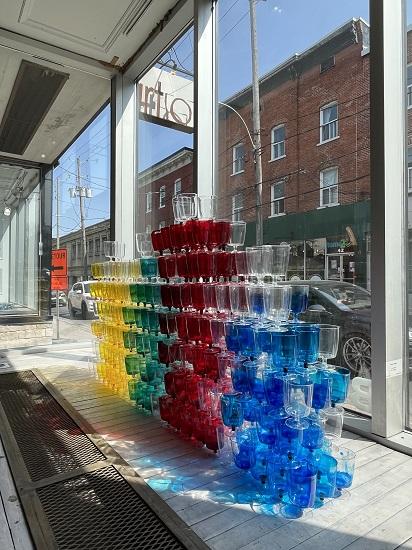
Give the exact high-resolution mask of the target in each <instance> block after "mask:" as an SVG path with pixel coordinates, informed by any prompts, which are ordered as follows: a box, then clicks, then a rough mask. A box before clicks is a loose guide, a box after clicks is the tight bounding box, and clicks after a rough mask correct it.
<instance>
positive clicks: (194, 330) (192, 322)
mask: <svg viewBox="0 0 412 550" xmlns="http://www.w3.org/2000/svg"><path fill="white" fill-rule="evenodd" d="M186 316H187V317H186V326H187V336H188V339H189V340H192V341H193V342H199V340H200V326H199V318H200V316H199V315H197V314H196V313H186Z"/></svg>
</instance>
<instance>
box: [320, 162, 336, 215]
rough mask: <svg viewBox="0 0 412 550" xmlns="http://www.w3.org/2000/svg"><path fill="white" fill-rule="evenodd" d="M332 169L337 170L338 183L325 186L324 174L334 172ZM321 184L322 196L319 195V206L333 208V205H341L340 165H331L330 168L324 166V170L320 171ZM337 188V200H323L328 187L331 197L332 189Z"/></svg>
mask: <svg viewBox="0 0 412 550" xmlns="http://www.w3.org/2000/svg"><path fill="white" fill-rule="evenodd" d="M332 170H335V171H336V183H334V184H333V185H327V186H324V185H323V183H324V174H325V172H332ZM319 186H320V197H319V208H331V207H333V206H339V167H338V166H329V167H328V168H324V169H323V170H320V172H319ZM332 188H336V192H337V199H338V200H337V202H328V203H324V202H323V191H325V190H326V189H328V196H329V198H330V194H331V189H332Z"/></svg>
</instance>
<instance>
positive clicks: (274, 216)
mask: <svg viewBox="0 0 412 550" xmlns="http://www.w3.org/2000/svg"><path fill="white" fill-rule="evenodd" d="M279 183H283V196H282V197H278V198H277V199H275V198H273V188H274V186H275V185H277V184H279ZM285 199H286V197H285V181H284V180H280V181H275V182H274V183H272V185H271V186H270V216H269V218H277V217H278V216H284V215H285V214H286V212H285V211H284V210H283V212H279V214H273V206H274V204H275V202H277V201H281V200H283V209H285Z"/></svg>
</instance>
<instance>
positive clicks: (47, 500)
mask: <svg viewBox="0 0 412 550" xmlns="http://www.w3.org/2000/svg"><path fill="white" fill-rule="evenodd" d="M37 494H38V496H39V499H40V502H41V503H42V505H43V509H44V511H45V513H46V516H47V519H48V521H49V523H50V525H51V527H52V529H53V531H54V533H55V537H56V541H57V544H58V547H59V549H61V550H85V549H86V548H87V550H101V549H102V548H107V549H109V548H110V550H115V549H119V550H128V549H136V548H139V549H141V550H146V549H147V550H179V549H182V548H184V547H183V546H182V545H181V544H180V543H179V542H178V541H177V540H176V539H175V538H174V537H173V535H172V534H171V533H170V531H169V530H168V529H167V528H166V527H165V526H164V525H163V524H162V523H161V522H160V521H159V518H158V517H157V516H156V515H155V514H154V513H153V512H152V510H151V509H150V508H149V507H148V506H147V505H146V503H145V502H144V501H143V500H142V499H139V498H136V497H137V495H136V493H135V492H134V490H133V489H132V488H131V487H130V485H129V484H128V483H127V482H126V481H125V480H124V479H123V478H122V476H120V475H119V474H118V473H117V471H116V470H115V469H114V468H113V467H111V466H109V467H108V468H103V469H102V470H98V471H97V472H92V473H89V474H85V475H82V476H79V477H75V478H72V479H69V480H67V481H64V482H62V483H56V484H54V485H48V486H47V487H43V488H42V489H39V490H38V491H37Z"/></svg>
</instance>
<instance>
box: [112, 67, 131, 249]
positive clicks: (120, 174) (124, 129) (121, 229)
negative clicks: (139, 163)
mask: <svg viewBox="0 0 412 550" xmlns="http://www.w3.org/2000/svg"><path fill="white" fill-rule="evenodd" d="M112 109H114V113H113V116H112V133H111V136H112V140H113V139H114V140H115V141H114V147H113V148H112V151H113V153H112V163H113V162H114V166H113V167H112V185H111V193H112V200H111V205H112V209H113V208H114V212H113V214H114V216H112V219H113V217H114V237H115V240H117V241H121V242H124V243H125V245H126V258H133V257H134V252H135V217H136V200H137V197H136V131H137V124H136V122H137V121H136V86H135V84H134V81H133V80H132V79H130V78H128V77H126V76H124V75H120V74H119V75H116V76H115V77H114V78H113V82H112ZM113 176H114V181H113ZM112 234H113V232H112Z"/></svg>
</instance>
